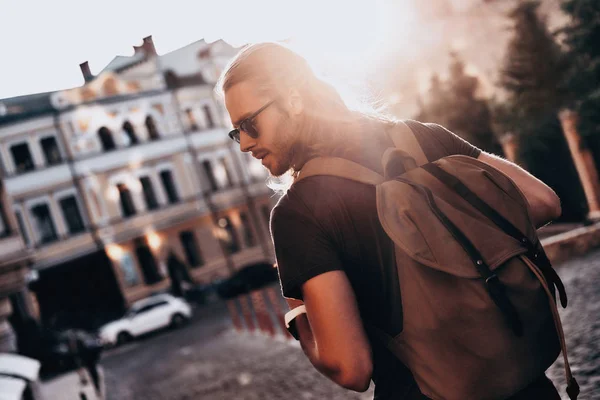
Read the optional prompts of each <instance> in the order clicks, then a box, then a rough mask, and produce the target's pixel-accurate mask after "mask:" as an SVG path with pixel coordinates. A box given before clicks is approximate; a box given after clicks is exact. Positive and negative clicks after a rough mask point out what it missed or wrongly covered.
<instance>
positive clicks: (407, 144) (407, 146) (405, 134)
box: [387, 121, 429, 167]
mask: <svg viewBox="0 0 600 400" xmlns="http://www.w3.org/2000/svg"><path fill="white" fill-rule="evenodd" d="M387 133H388V135H389V137H390V138H391V139H392V141H393V142H394V146H396V148H397V149H401V150H404V152H405V153H407V154H408V155H409V156H410V157H411V158H412V159H413V160H414V163H415V164H416V166H417V167H419V166H421V165H424V164H427V163H428V162H429V160H428V159H427V156H426V155H425V153H424V152H423V149H422V148H421V145H420V144H419V141H418V140H417V138H416V137H415V134H414V133H413V131H412V129H410V127H409V126H408V125H407V124H406V123H405V122H403V121H396V122H395V123H394V125H393V126H391V127H390V128H389V129H388V130H387Z"/></svg>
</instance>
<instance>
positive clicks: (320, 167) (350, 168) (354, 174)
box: [294, 157, 385, 186]
mask: <svg viewBox="0 0 600 400" xmlns="http://www.w3.org/2000/svg"><path fill="white" fill-rule="evenodd" d="M315 175H330V176H337V177H340V178H345V179H350V180H352V181H356V182H361V183H365V184H367V185H373V186H376V185H379V184H380V183H383V182H384V181H385V178H384V177H383V176H381V175H380V174H378V173H377V172H375V171H373V170H372V169H369V168H367V167H363V166H362V165H360V164H358V163H355V162H353V161H350V160H346V159H344V158H339V157H317V158H313V159H311V160H309V161H307V162H306V164H304V166H303V167H302V170H300V172H299V174H298V176H297V177H296V179H295V180H294V183H296V182H298V181H300V180H302V179H304V178H308V177H309V176H315Z"/></svg>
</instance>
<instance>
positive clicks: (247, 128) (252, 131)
mask: <svg viewBox="0 0 600 400" xmlns="http://www.w3.org/2000/svg"><path fill="white" fill-rule="evenodd" d="M239 130H241V131H244V132H246V133H247V134H248V136H250V137H251V138H252V139H256V138H257V137H258V132H256V128H254V125H253V124H252V121H250V120H245V121H243V122H242V123H241V124H240V129H239Z"/></svg>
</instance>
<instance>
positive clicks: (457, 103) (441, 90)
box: [417, 53, 502, 154]
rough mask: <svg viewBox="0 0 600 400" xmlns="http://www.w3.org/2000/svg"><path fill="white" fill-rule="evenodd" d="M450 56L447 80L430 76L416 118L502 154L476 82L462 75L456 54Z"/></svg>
mask: <svg viewBox="0 0 600 400" xmlns="http://www.w3.org/2000/svg"><path fill="white" fill-rule="evenodd" d="M450 56H451V63H450V70H449V78H448V80H447V81H441V80H440V78H439V77H438V76H437V75H433V76H432V78H431V84H430V89H429V92H428V94H427V102H425V103H423V102H422V103H421V110H420V113H419V115H418V116H417V119H419V120H421V121H427V122H436V123H439V124H441V125H443V126H445V127H446V128H448V129H450V130H451V131H453V132H454V133H456V134H457V135H459V136H461V137H462V138H464V139H466V140H467V141H469V142H471V143H472V144H473V145H475V146H477V147H479V148H481V149H483V150H485V151H488V152H491V153H495V154H502V148H501V146H500V144H499V142H498V140H497V138H496V137H495V135H494V133H493V130H492V115H491V112H490V109H489V106H488V104H487V101H486V100H485V99H482V98H479V97H478V96H477V91H478V89H479V79H478V78H477V77H475V76H471V75H468V74H467V73H466V71H465V64H464V62H463V61H462V59H461V58H460V57H459V56H458V54H456V53H451V55H450Z"/></svg>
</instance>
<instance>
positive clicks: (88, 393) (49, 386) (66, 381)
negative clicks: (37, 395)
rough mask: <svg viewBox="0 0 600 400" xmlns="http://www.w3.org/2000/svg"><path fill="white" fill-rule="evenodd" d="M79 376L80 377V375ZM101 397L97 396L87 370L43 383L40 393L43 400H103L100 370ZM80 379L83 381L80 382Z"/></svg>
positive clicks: (104, 391)
mask: <svg viewBox="0 0 600 400" xmlns="http://www.w3.org/2000/svg"><path fill="white" fill-rule="evenodd" d="M80 374H81V375H80ZM99 374H100V382H101V387H100V389H101V395H100V396H98V394H97V393H96V390H95V388H94V385H93V383H92V379H91V378H90V376H89V374H88V372H87V370H85V369H82V370H80V371H79V372H78V371H71V372H67V373H66V374H63V375H60V376H57V377H55V378H52V379H49V380H47V381H43V382H42V383H41V392H42V395H43V398H44V400H71V399H73V400H84V399H85V400H105V396H104V394H105V393H106V386H105V385H104V371H103V370H102V369H101V368H100V371H99ZM82 378H83V379H84V381H83V382H82Z"/></svg>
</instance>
